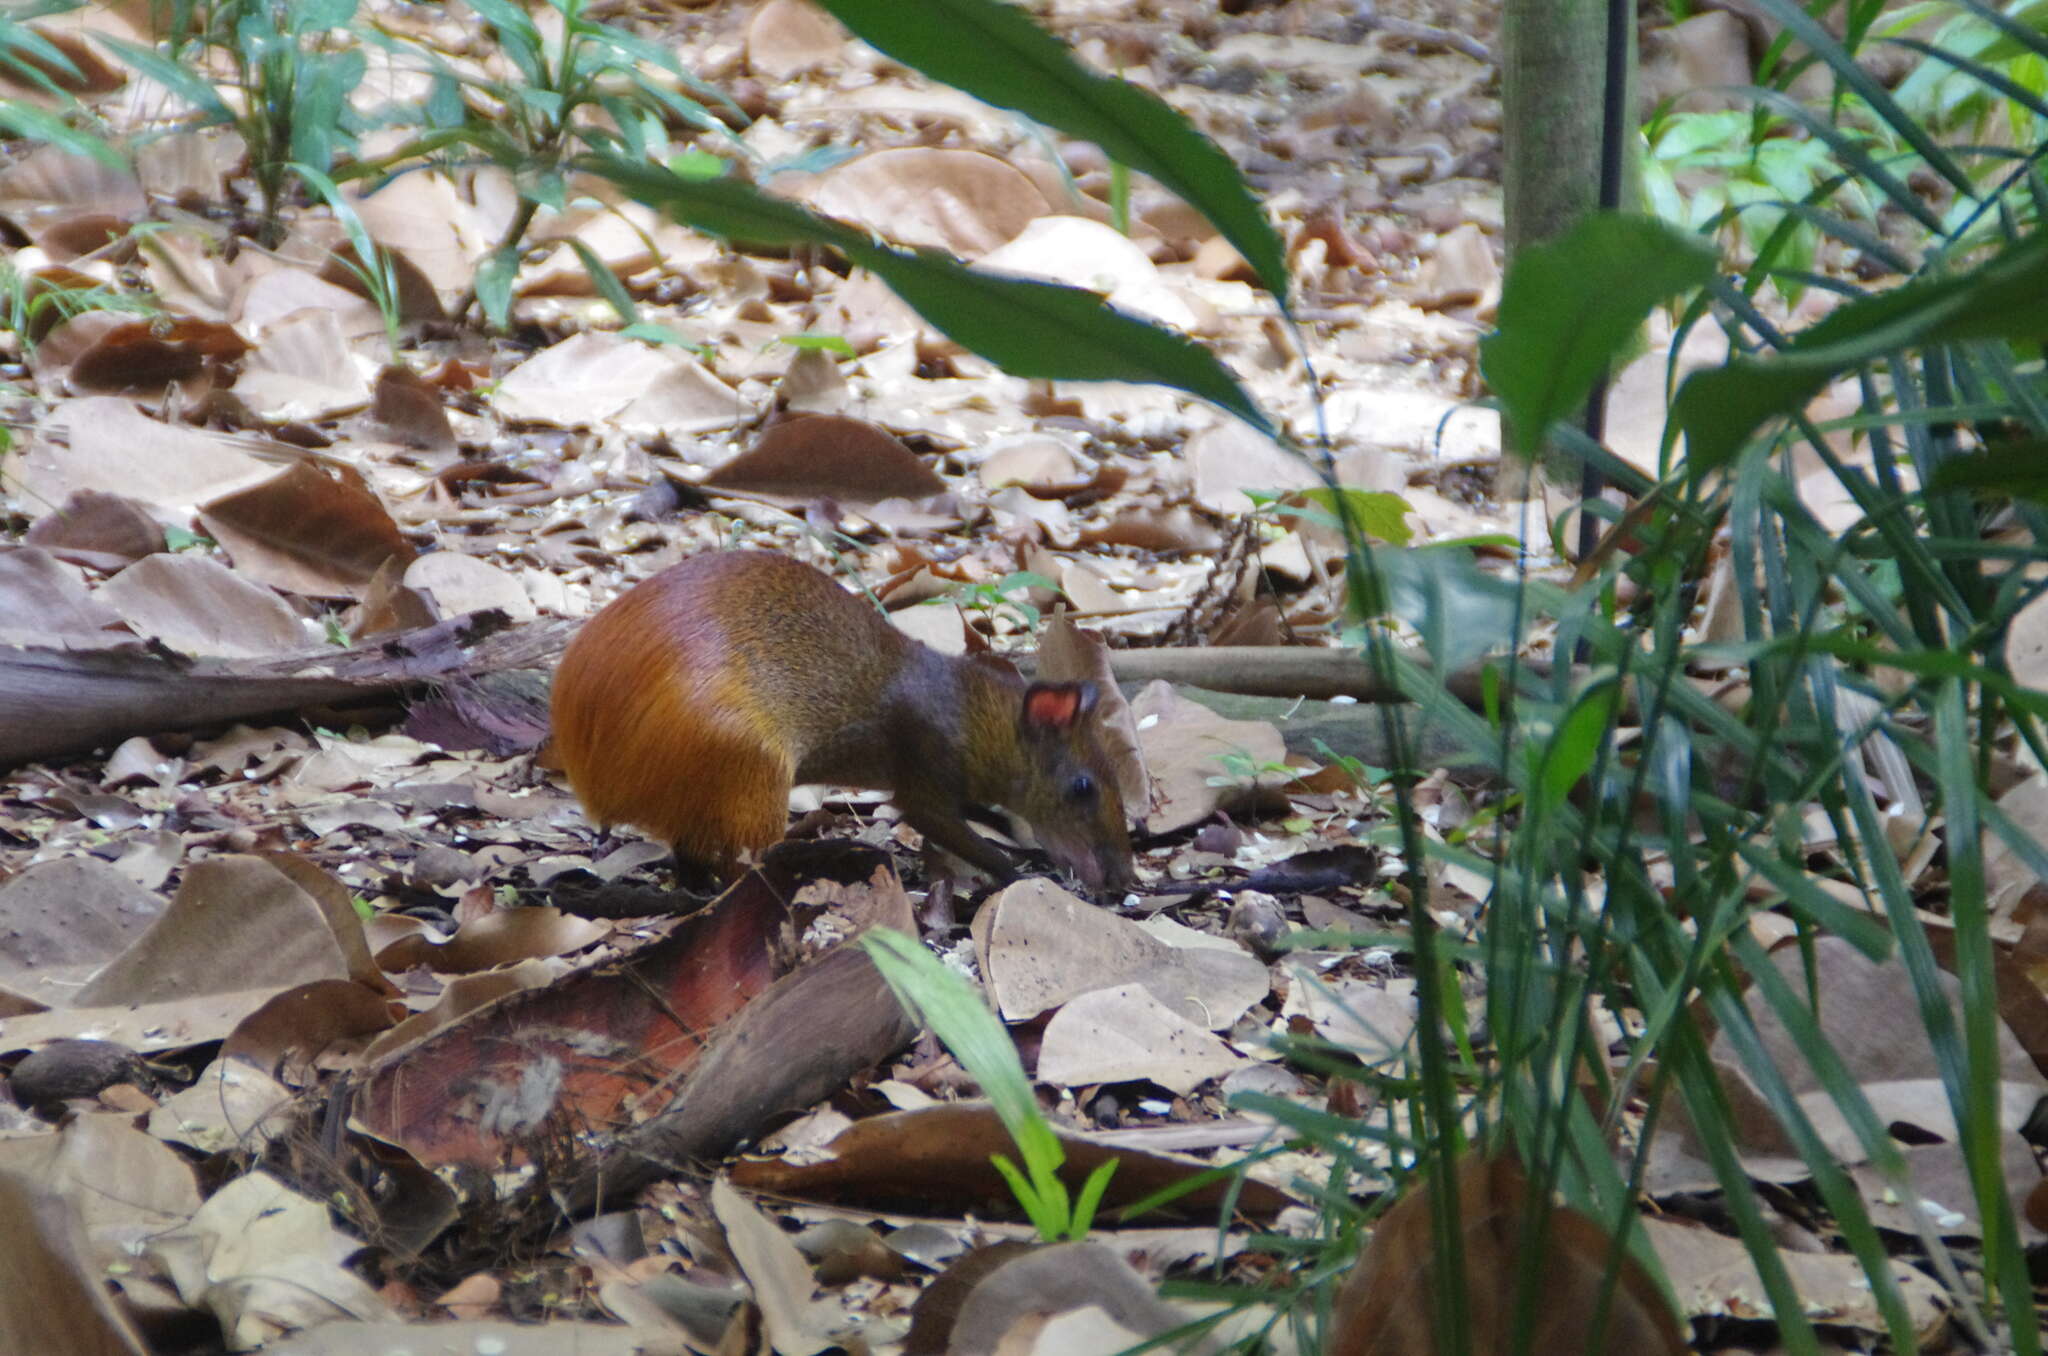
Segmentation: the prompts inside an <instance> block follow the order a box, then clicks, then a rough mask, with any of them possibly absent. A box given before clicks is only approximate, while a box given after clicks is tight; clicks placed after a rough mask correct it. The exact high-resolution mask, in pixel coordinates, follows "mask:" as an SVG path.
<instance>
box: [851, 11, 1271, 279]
mask: <svg viewBox="0 0 2048 1356" xmlns="http://www.w3.org/2000/svg"><path fill="white" fill-rule="evenodd" d="M822 3H823V4H824V6H825V8H826V9H828V10H830V11H831V12H832V13H833V14H834V15H835V16H837V17H838V19H839V21H840V22H841V23H843V24H845V25H846V26H847V27H848V28H850V29H852V30H853V31H854V32H855V33H857V34H858V35H860V37H862V38H863V39H865V40H866V41H867V42H869V43H871V44H873V45H874V46H875V47H877V48H880V49H881V50H882V51H884V52H886V53H888V54H889V55H890V56H892V57H894V58H896V59H897V60H898V61H901V62H903V63H904V64H905V65H907V66H914V67H916V68H917V69H918V70H920V71H923V72H924V73H925V74H926V75H929V76H932V77H934V78H936V79H939V80H943V81H945V82H946V83H947V84H949V85H953V86H956V87H958V88H959V89H962V90H965V91H966V92H967V93H969V94H972V95H973V96H974V97H975V98H977V99H980V100H983V101H984V102H987V103H991V104H994V105H995V106H996V107H998V108H1010V109H1015V110H1016V111H1017V112H1019V113H1022V114H1024V115H1025V116H1027V117H1030V118H1034V119H1036V120H1037V121H1039V122H1042V123H1044V124H1045V125H1046V126H1048V127H1055V128H1058V129H1059V130H1060V131H1062V132H1065V133H1067V134H1069V135H1070V136H1076V137H1082V138H1085V139H1086V140H1089V141H1092V142H1094V143H1095V144H1096V145H1098V146H1100V147H1101V148H1102V149H1103V150H1104V151H1106V152H1107V153H1108V155H1109V158H1110V159H1111V160H1113V161H1118V162H1120V163H1122V164H1125V165H1128V166H1130V167H1131V168H1132V169H1135V170H1139V171H1142V172H1143V173H1146V174H1149V175H1151V176H1152V177H1153V178H1154V179H1157V180H1158V181H1159V182H1160V183H1161V184H1162V185H1164V186H1165V187H1166V188H1168V189H1170V190H1172V191H1173V192H1174V193H1176V194H1178V195H1180V197H1181V198H1183V199H1184V200H1186V202H1187V203H1188V204H1189V205H1190V206H1192V207H1194V208H1195V209H1196V210H1198V211H1200V212H1201V213H1202V214H1203V215H1204V216H1206V217H1208V218H1209V220H1210V221H1211V222H1213V223H1214V224H1215V226H1216V228H1217V229H1218V230H1219V231H1221V232H1222V233H1223V237H1224V239H1226V240H1228V241H1229V242H1230V243H1231V244H1233V245H1235V246H1236V247H1237V252H1238V253H1239V254H1241V255H1243V256H1244V258H1245V260H1246V262H1248V263H1249V264H1250V265H1251V266H1252V269H1253V271H1254V272H1256V273H1257V274H1258V275H1259V280H1260V281H1261V282H1263V283H1265V285H1266V290H1267V291H1269V292H1271V293H1272V294H1273V296H1274V298H1275V299H1276V300H1278V301H1279V303H1280V305H1281V307H1282V309H1285V308H1286V305H1287V259H1286V254H1285V252H1284V250H1283V249H1282V248H1281V244H1280V237H1279V235H1278V234H1277V233H1276V232H1275V231H1274V230H1273V227H1272V224H1271V223H1270V222H1268V221H1267V220H1266V214H1265V212H1264V211H1263V210H1262V209H1261V208H1260V206H1259V204H1258V202H1257V201H1256V200H1255V199H1254V198H1253V197H1252V195H1251V193H1250V191H1249V190H1248V189H1247V188H1246V187H1245V184H1244V180H1243V179H1242V177H1240V176H1239V174H1238V172H1237V166H1236V165H1234V164H1232V163H1231V161H1230V157H1229V156H1227V155H1225V154H1224V153H1223V152H1222V150H1221V149H1220V148H1218V147H1217V145H1216V144H1215V143H1214V142H1212V141H1210V140H1209V139H1208V138H1207V137H1205V136H1203V135H1202V134H1201V133H1200V132H1197V131H1196V130H1195V129H1194V127H1193V126H1192V125H1191V124H1190V123H1189V122H1188V120H1187V119H1186V118H1184V117H1182V116H1181V115H1180V114H1179V113H1178V112H1176V111H1175V110H1174V109H1173V108H1171V107H1170V106H1168V105H1167V104H1166V103H1164V102H1163V101H1162V100H1160V99H1159V98H1158V97H1157V96H1156V95H1153V94H1150V93H1148V92H1146V91H1145V90H1142V89H1139V88H1138V87H1137V86H1136V85H1133V84H1130V83H1128V82H1127V81H1123V80H1118V79H1114V78H1112V77H1109V76H1102V75H1097V74H1095V73H1094V72H1092V71H1090V70H1088V69H1086V68H1085V67H1083V66H1082V65H1081V64H1080V63H1079V62H1078V61H1076V60H1075V59H1074V55H1073V53H1072V52H1070V51H1068V50H1067V48H1066V46H1065V44H1063V43H1061V42H1060V41H1059V39H1057V38H1055V37H1053V36H1052V35H1051V34H1049V33H1047V32H1046V31H1045V30H1044V29H1042V28H1040V27H1038V25H1037V24H1035V23H1033V22H1032V20H1031V18H1030V16H1029V15H1028V14H1026V13H1025V11H1024V9H1023V8H1022V7H1021V6H1019V5H1013V4H1007V3H1004V0H921V2H920V3H918V4H914V5H907V4H904V3H902V0H822Z"/></svg>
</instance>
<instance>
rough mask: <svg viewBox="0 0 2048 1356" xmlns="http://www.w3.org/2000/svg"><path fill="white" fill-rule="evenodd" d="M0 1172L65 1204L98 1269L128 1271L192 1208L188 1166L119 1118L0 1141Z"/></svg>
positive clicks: (77, 1120) (81, 1121)
mask: <svg viewBox="0 0 2048 1356" xmlns="http://www.w3.org/2000/svg"><path fill="white" fill-rule="evenodd" d="M0 1173H18V1174H20V1175H21V1176H23V1177H25V1178H28V1179H30V1180H32V1181H34V1182H35V1183H36V1185H37V1188H38V1189H39V1190H42V1191H47V1192H49V1193H50V1194H52V1195H54V1196H56V1197H58V1198H60V1199H62V1200H64V1201H65V1202H67V1203H69V1205H70V1206H71V1207H72V1210H73V1211H74V1213H75V1218H76V1219H77V1220H78V1222H79V1224H80V1226H81V1228H82V1230H83V1234H82V1237H83V1238H84V1239H85V1241H86V1242H87V1243H88V1244H89V1246H90V1253H89V1256H90V1257H91V1259H92V1261H93V1262H94V1263H95V1264H96V1265H97V1266H100V1267H111V1266H117V1265H118V1266H121V1267H130V1266H133V1265H134V1261H135V1256H136V1254H137V1253H139V1252H140V1251H141V1250H142V1246H143V1245H144V1244H146V1243H147V1242H149V1240H150V1239H152V1238H154V1237H156V1235H158V1234H160V1233H162V1232H163V1231H164V1230H166V1229H174V1228H177V1227H178V1226H179V1225H182V1224H183V1223H184V1222H185V1221H186V1220H187V1219H188V1218H190V1217H191V1214H192V1212H193V1211H194V1210H197V1209H198V1208H199V1182H198V1179H197V1177H196V1176H195V1175H194V1173H193V1171H192V1167H191V1165H190V1164H189V1163H187V1162H186V1161H185V1160H184V1159H183V1158H181V1157H179V1156H178V1152H177V1151H176V1150H175V1149H172V1148H171V1147H170V1146H169V1145H167V1144H164V1143H163V1142H162V1141H161V1140H159V1139H157V1138H156V1137H155V1136H154V1135H149V1134H145V1133H143V1132H142V1131H140V1130H137V1129H136V1128H135V1127H134V1126H133V1125H131V1124H129V1118H128V1117H125V1116H117V1115H83V1116H76V1117H73V1118H72V1119H71V1120H70V1121H68V1122H66V1123H65V1125H64V1126H63V1128H62V1129H60V1130H59V1131H58V1132H57V1133H56V1134H54V1135H39V1136H35V1137H33V1138H26V1139H8V1140H0ZM0 1350H6V1351H10V1352H11V1351H25V1350H28V1349H27V1348H21V1347H0Z"/></svg>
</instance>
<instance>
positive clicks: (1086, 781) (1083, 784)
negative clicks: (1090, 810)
mask: <svg viewBox="0 0 2048 1356" xmlns="http://www.w3.org/2000/svg"><path fill="white" fill-rule="evenodd" d="M1067 799H1068V800H1094V799H1095V778H1094V777H1092V776H1090V775H1089V774H1088V773H1086V772H1077V773H1075V774H1074V780H1072V781H1070V782H1068V783H1067Z"/></svg>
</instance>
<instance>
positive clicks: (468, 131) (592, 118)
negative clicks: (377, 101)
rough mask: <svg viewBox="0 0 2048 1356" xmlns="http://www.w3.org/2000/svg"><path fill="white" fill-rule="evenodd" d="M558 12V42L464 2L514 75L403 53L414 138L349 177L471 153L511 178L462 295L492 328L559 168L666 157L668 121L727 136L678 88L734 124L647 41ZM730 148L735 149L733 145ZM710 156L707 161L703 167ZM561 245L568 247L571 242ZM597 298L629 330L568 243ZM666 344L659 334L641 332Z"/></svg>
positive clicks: (601, 272)
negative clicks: (424, 89) (417, 87)
mask: <svg viewBox="0 0 2048 1356" xmlns="http://www.w3.org/2000/svg"><path fill="white" fill-rule="evenodd" d="M548 3H549V4H550V5H551V6H552V7H553V9H554V10H555V12H556V13H557V14H558V15H560V17H561V23H560V26H559V27H560V34H559V37H555V36H550V35H547V34H544V33H543V32H542V30H541V26H540V25H539V24H537V23H536V22H535V21H534V18H533V16H532V15H531V14H530V13H528V12H527V10H526V9H525V8H524V7H522V6H520V5H516V4H513V3H511V2H510V0H475V3H474V4H472V5H471V8H472V9H473V10H475V12H476V14H477V15H478V17H480V18H481V19H482V20H483V21H484V24H485V25H486V27H487V28H488V29H489V30H490V34H491V36H492V38H493V39H494V40H495V42H496V46H497V49H498V50H499V51H500V52H501V53H502V54H503V55H504V57H505V58H506V60H507V61H508V62H509V63H510V64H511V67H512V69H513V71H514V72H515V74H514V75H512V76H509V77H497V76H493V75H479V74H476V73H474V72H471V71H468V70H463V71H458V70H457V69H455V68H454V67H452V66H450V65H449V64H448V63H447V62H446V61H445V60H443V59H442V57H441V56H440V55H439V54H438V53H436V52H433V51H430V50H428V49H426V48H423V47H422V48H417V49H414V50H415V54H416V55H417V56H418V58H419V59H420V60H422V61H423V62H425V63H426V65H427V66H428V68H429V69H430V71H431V72H432V73H433V77H434V81H435V90H434V92H433V93H432V94H431V95H430V96H429V97H428V98H427V99H426V101H425V102H424V104H423V105H422V106H421V110H420V113H419V120H420V125H421V129H422V130H421V135H420V136H419V137H418V138H417V139H416V140H414V141H412V142H410V143H408V144H407V145H405V146H403V147H401V148H399V149H398V150H396V151H394V152H392V153H391V154H390V155H387V156H385V157H383V158H381V159H379V160H377V161H376V162H374V163H369V164H364V165H361V166H358V167H357V168H356V169H355V170H354V171H352V172H353V173H357V174H362V175H378V174H384V173H387V172H391V171H393V170H397V169H402V168H405V167H406V166H408V165H414V164H418V163H420V162H422V161H423V160H429V159H438V158H448V157H460V156H467V157H471V158H474V157H481V158H482V159H484V160H487V161H489V162H490V163H492V164H494V165H496V166H498V167H499V168H501V169H503V170H505V171H507V172H508V173H510V174H511V175H512V176H513V179H514V181H515V182H516V183H517V184H518V185H519V194H520V201H519V208H518V210H517V211H516V212H515V213H514V214H513V218H512V221H511V222H510V223H509V224H508V225H507V227H506V229H505V233H504V235H503V236H502V237H500V239H499V241H498V244H497V247H496V248H495V249H494V250H492V251H491V253H490V254H489V255H488V256H486V258H485V259H484V261H483V263H482V264H481V265H480V266H479V268H478V270H477V277H476V284H475V292H474V298H475V301H476V303H477V304H478V305H479V306H481V307H482V309H483V313H484V316H485V318H486V319H487V320H489V321H490V323H491V324H492V325H494V326H497V327H499V328H502V327H503V326H504V325H505V323H506V320H507V319H508V317H509V316H510V314H511V308H512V280H513V278H514V276H515V275H516V274H517V273H518V271H519V265H520V263H521V261H522V260H523V259H524V258H525V254H526V250H527V249H528V248H529V246H528V242H527V232H528V230H529V228H530V227H531V226H532V225H533V221H534V218H535V216H536V214H537V213H538V212H539V211H540V209H541V208H543V207H545V208H549V209H551V210H553V211H556V212H560V211H563V210H565V209H566V208H567V207H568V206H569V202H570V188H569V178H568V176H569V167H570V162H571V161H572V160H574V159H576V158H578V157H582V156H587V155H591V154H609V155H614V156H619V157H623V158H627V159H630V160H632V161H634V162H636V163H646V162H648V161H650V160H666V159H670V158H671V157H670V150H671V147H670V138H669V131H668V128H669V125H670V123H671V122H676V123H681V124H683V125H685V126H688V127H692V128H695V129H697V130H699V131H709V132H713V133H715V134H717V135H721V136H726V137H730V133H729V132H727V130H726V128H725V125H724V123H722V122H721V121H719V120H718V119H717V118H715V117H713V116H712V114H711V112H710V111H709V109H707V108H706V107H705V105H704V104H703V103H702V102H699V100H698V99H696V98H692V97H690V95H688V94H685V93H683V92H682V90H684V89H688V90H690V91H692V92H694V93H695V94H698V95H701V96H703V97H704V98H709V99H712V100H715V101H717V102H720V103H721V104H723V105H724V106H725V107H727V108H728V109H729V110H730V111H731V113H732V114H733V115H734V116H735V117H743V116H744V115H742V114H740V112H739V109H738V106H737V105H734V104H733V103H732V101H731V100H730V99H727V98H726V97H725V96H724V95H723V94H721V93H720V92H719V91H717V90H715V89H713V88H711V87H710V86H708V85H706V84H704V83H703V82H702V81H700V80H698V79H697V78H696V77H695V76H694V75H692V74H690V73H689V72H687V71H685V70H684V69H683V68H682V66H681V64H680V63H678V62H677V60H676V58H675V54H674V53H673V52H671V51H669V50H668V48H666V47H664V46H662V45H661V44H659V43H656V42H650V41H648V40H647V39H645V38H641V37H638V36H636V35H634V34H632V33H629V32H627V31H626V30H625V29H623V28H620V27H618V26H616V25H614V24H608V23H604V22H602V21H599V20H595V19H592V18H591V17H590V16H589V14H588V12H587V11H588V10H589V8H590V7H589V6H588V5H587V4H586V3H585V0H548ZM732 144H733V145H735V146H737V145H738V144H739V143H738V142H737V140H736V139H734V140H733V141H732ZM707 160H708V161H710V162H711V163H710V164H709V165H706V164H704V163H703V162H704V161H707ZM672 168H676V170H677V172H678V173H683V172H689V173H693V174H709V175H715V174H718V173H722V172H723V171H724V169H725V164H724V162H723V161H720V160H718V159H717V158H716V157H713V156H708V155H702V154H697V155H686V156H684V157H682V158H681V159H680V160H679V161H678V162H677V163H676V164H675V165H672ZM572 247H575V245H574V242H572ZM577 255H578V257H579V258H580V259H581V260H582V262H583V266H584V269H585V271H586V272H587V273H588V274H589V275H590V279H591V282H592V285H593V286H595V287H596V288H597V289H598V291H599V293H600V295H602V296H604V298H605V299H606V300H607V301H608V302H610V303H611V305H612V307H613V309H615V310H617V311H619V313H620V315H621V318H622V319H625V320H626V321H627V323H628V324H629V325H635V324H637V321H638V317H637V312H636V311H635V310H634V308H633V306H632V303H631V301H630V299H628V298H627V296H626V293H625V290H624V288H623V287H621V286H620V285H619V283H618V280H617V278H616V277H615V276H614V275H613V274H612V272H611V270H610V269H609V268H606V267H605V266H604V265H603V264H602V263H601V262H600V261H599V260H598V259H597V258H596V256H595V255H594V254H592V253H591V252H590V251H589V250H588V249H585V248H577ZM641 337H647V338H654V339H657V340H659V341H660V342H676V339H675V338H674V337H673V336H670V335H668V334H666V333H665V332H664V333H655V334H644V335H642V336H641Z"/></svg>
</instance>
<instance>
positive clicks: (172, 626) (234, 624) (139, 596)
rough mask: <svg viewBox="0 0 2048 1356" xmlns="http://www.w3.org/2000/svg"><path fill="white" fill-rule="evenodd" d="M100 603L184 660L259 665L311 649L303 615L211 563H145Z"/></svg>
mask: <svg viewBox="0 0 2048 1356" xmlns="http://www.w3.org/2000/svg"><path fill="white" fill-rule="evenodd" d="M99 596H100V597H101V598H102V599H103V600H105V601H106V602H107V603H108V604H109V605H111V606H112V607H113V608H114V610H115V611H117V612H119V613H120V614H121V619H122V620H123V621H125V622H127V623H128V625H129V627H130V628H131V629H133V630H134V631H135V633H136V634H137V635H141V636H147V637H149V638H151V639H154V640H157V641H161V642H162V643H163V645H164V646H165V647H166V648H168V649H172V650H176V651H178V652H179V653H180V654H188V655H214V656H225V657H238V658H253V657H255V656H258V655H274V654H284V653H288V652H290V651H293V650H302V649H304V648H305V643H306V638H305V633H304V631H303V630H302V629H301V627H300V626H299V617H298V614H297V613H295V612H293V611H292V610H291V608H290V607H288V606H287V605H286V604H285V602H284V600H283V599H282V598H280V597H278V596H277V594H276V593H274V592H272V591H271V590H270V589H267V588H265V587H263V586H262V585H261V584H256V583H252V582H251V581H250V580H248V579H244V578H243V577H242V576H241V575H239V574H236V573H235V572H234V571H233V570H230V569H229V568H228V567H227V566H225V565H223V564H221V563H220V562H219V561H217V560H214V559H211V558H210V557H207V556H189V555H169V554H158V555H153V556H144V557H143V558H142V559H141V560H138V561H136V562H135V563H134V564H133V565H130V566H129V567H128V568H127V569H125V570H123V571H121V573H119V574H117V575H115V576H114V577H113V578H112V579H109V580H108V581H107V582H106V583H105V584H104V585H103V586H101V588H100V592H99Z"/></svg>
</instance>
